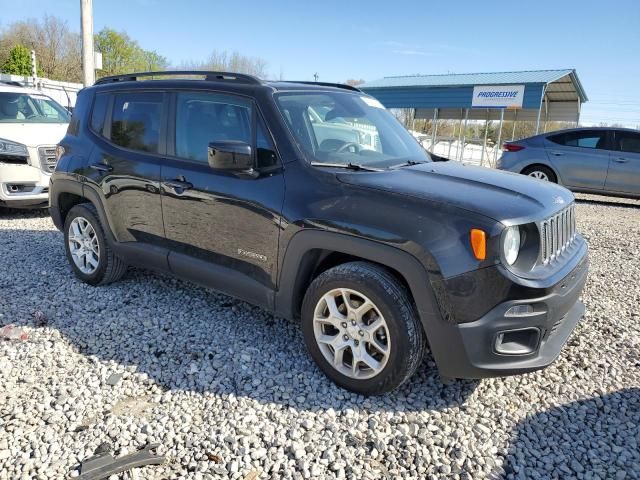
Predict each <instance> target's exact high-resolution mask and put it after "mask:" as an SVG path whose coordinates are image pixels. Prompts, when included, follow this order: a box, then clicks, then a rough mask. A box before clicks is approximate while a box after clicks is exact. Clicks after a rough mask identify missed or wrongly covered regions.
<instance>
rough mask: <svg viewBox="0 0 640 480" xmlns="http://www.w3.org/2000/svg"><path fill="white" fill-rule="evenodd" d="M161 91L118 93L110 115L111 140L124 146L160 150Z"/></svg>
mask: <svg viewBox="0 0 640 480" xmlns="http://www.w3.org/2000/svg"><path fill="white" fill-rule="evenodd" d="M162 101H163V95H162V93H154V92H142V93H137V92H131V93H118V94H116V95H115V100H114V103H113V114H112V116H111V141H112V142H113V143H115V144H116V145H120V146H121V147H125V148H130V149H132V150H139V151H142V152H150V153H157V152H158V143H159V141H160V120H161V117H162Z"/></svg>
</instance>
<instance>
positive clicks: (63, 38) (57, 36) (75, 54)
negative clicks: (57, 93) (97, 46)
mask: <svg viewBox="0 0 640 480" xmlns="http://www.w3.org/2000/svg"><path fill="white" fill-rule="evenodd" d="M18 44H21V45H24V46H26V47H27V48H28V49H29V50H35V52H36V58H37V62H38V67H39V69H40V70H41V71H42V74H43V75H44V76H45V77H47V78H51V79H56V80H67V81H81V80H82V63H81V41H80V35H79V34H78V33H76V32H72V31H71V30H70V29H69V26H68V25H67V22H65V21H63V20H61V19H59V18H57V17H53V16H50V15H45V16H44V17H43V19H42V21H39V20H36V19H27V20H23V21H19V22H16V23H14V24H12V25H11V26H10V27H9V28H8V29H7V30H6V31H4V32H2V34H1V35H0V60H1V59H2V56H3V55H5V52H6V51H7V49H11V48H12V47H13V46H14V45H18Z"/></svg>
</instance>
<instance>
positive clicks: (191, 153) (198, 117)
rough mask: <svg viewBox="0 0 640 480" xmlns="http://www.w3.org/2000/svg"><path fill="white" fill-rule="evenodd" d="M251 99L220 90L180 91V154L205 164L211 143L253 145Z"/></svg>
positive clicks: (178, 139)
mask: <svg viewBox="0 0 640 480" xmlns="http://www.w3.org/2000/svg"><path fill="white" fill-rule="evenodd" d="M251 139H252V135H251V102H250V101H249V100H247V99H245V98H242V97H235V96H233V95H223V94H219V93H201V92H180V93H178V95H177V99H176V155H177V156H178V157H182V158H188V159H190V160H197V161H201V162H204V163H207V161H208V148H209V143H211V142H216V141H220V140H236V141H241V142H245V143H248V144H249V145H251V143H252V141H251Z"/></svg>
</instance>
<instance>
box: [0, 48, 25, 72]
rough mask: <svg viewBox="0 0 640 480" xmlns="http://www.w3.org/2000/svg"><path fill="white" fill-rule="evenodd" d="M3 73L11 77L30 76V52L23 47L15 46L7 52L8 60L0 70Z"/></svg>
mask: <svg viewBox="0 0 640 480" xmlns="http://www.w3.org/2000/svg"><path fill="white" fill-rule="evenodd" d="M1 70H2V72H3V73H10V74H13V75H22V76H29V75H31V52H30V51H29V49H28V48H27V47H25V46H24V45H15V46H14V47H13V48H12V49H11V50H10V51H9V58H7V60H6V61H5V62H4V64H3V65H2V68H1Z"/></svg>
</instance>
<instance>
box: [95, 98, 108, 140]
mask: <svg viewBox="0 0 640 480" xmlns="http://www.w3.org/2000/svg"><path fill="white" fill-rule="evenodd" d="M109 98H110V95H107V94H105V93H103V94H100V95H96V97H95V99H94V100H93V109H92V110H91V130H93V131H94V132H96V133H97V134H99V135H103V134H104V120H105V117H106V116H107V106H108V105H109Z"/></svg>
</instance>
